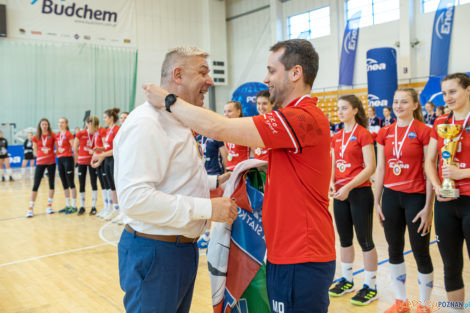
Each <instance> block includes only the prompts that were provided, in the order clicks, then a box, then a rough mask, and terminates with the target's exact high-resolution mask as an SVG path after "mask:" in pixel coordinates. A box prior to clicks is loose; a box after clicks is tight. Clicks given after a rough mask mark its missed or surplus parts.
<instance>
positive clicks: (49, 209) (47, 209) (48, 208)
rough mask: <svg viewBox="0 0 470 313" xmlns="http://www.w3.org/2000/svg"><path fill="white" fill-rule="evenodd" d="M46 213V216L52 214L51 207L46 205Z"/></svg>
mask: <svg viewBox="0 0 470 313" xmlns="http://www.w3.org/2000/svg"><path fill="white" fill-rule="evenodd" d="M46 213H47V214H53V213H54V209H52V207H51V206H49V205H48V206H47V208H46Z"/></svg>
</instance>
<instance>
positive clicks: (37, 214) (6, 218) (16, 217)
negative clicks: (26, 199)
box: [0, 212, 56, 222]
mask: <svg viewBox="0 0 470 313" xmlns="http://www.w3.org/2000/svg"><path fill="white" fill-rule="evenodd" d="M55 213H56V212H55ZM41 215H46V213H34V216H41ZM20 218H24V219H25V220H29V219H30V218H28V217H26V216H24V215H21V216H14V217H5V218H0V222H3V221H10V220H16V219H20Z"/></svg>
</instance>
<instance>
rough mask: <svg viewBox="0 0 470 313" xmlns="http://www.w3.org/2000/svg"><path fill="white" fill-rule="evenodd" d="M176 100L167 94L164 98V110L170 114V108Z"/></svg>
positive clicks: (173, 96) (172, 95)
mask: <svg viewBox="0 0 470 313" xmlns="http://www.w3.org/2000/svg"><path fill="white" fill-rule="evenodd" d="M176 98H178V97H177V96H175V95H174V94H172V93H170V94H168V95H167V96H166V97H165V109H166V110H167V111H168V112H170V113H171V110H170V106H172V105H173V103H175V102H176Z"/></svg>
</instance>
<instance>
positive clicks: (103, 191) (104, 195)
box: [101, 189, 108, 209]
mask: <svg viewBox="0 0 470 313" xmlns="http://www.w3.org/2000/svg"><path fill="white" fill-rule="evenodd" d="M101 196H102V197H103V207H104V208H105V209H106V206H107V205H108V199H107V198H106V196H107V193H106V189H101Z"/></svg>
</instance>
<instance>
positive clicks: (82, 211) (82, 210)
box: [77, 207, 85, 215]
mask: <svg viewBox="0 0 470 313" xmlns="http://www.w3.org/2000/svg"><path fill="white" fill-rule="evenodd" d="M83 213H85V208H84V207H81V208H80V210H79V211H78V213H77V214H78V215H82V214H83Z"/></svg>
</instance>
